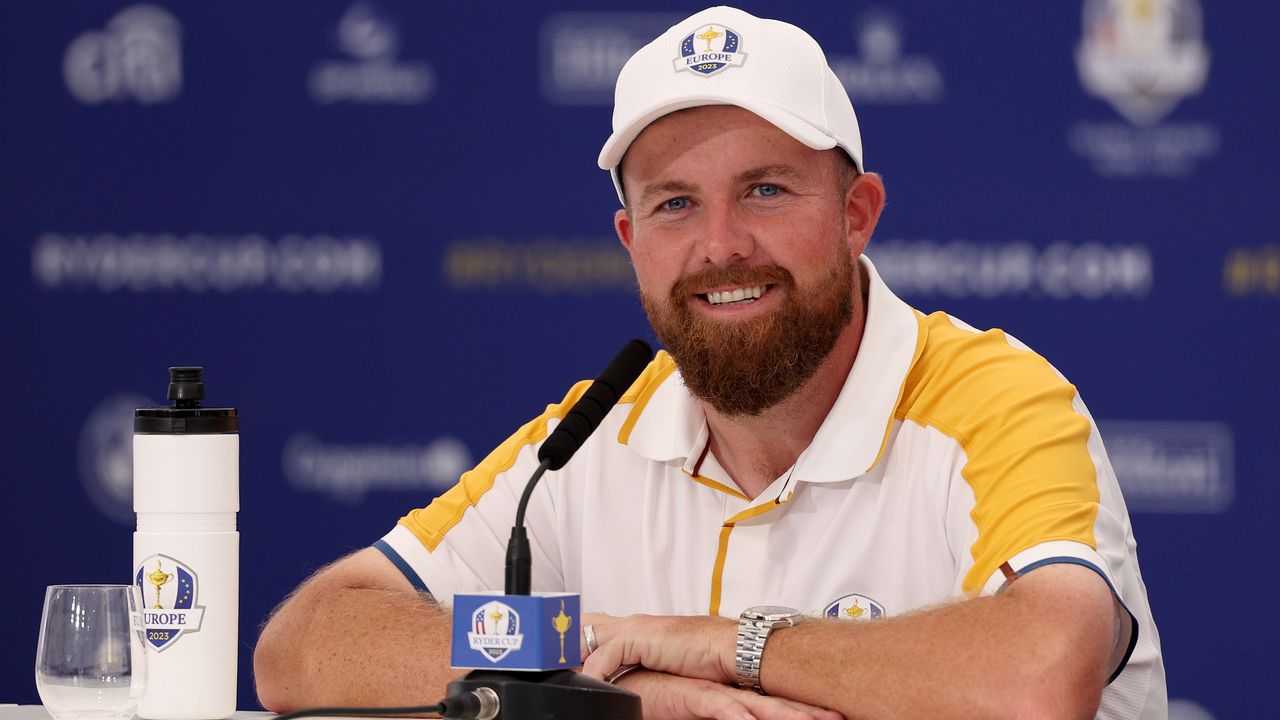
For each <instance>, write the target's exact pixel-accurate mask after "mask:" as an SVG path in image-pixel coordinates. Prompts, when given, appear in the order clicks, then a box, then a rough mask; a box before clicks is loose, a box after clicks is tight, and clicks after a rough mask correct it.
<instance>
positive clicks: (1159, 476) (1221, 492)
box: [1098, 420, 1235, 513]
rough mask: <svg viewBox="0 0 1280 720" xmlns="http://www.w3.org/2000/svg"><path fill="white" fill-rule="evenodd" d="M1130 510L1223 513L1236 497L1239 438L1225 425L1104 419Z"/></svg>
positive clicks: (1102, 424)
mask: <svg viewBox="0 0 1280 720" xmlns="http://www.w3.org/2000/svg"><path fill="white" fill-rule="evenodd" d="M1098 429H1099V431H1100V432H1101V433H1102V440H1103V443H1104V444H1105V445H1106V448H1107V456H1108V457H1109V458H1110V459H1111V467H1112V469H1113V470H1115V473H1116V479H1117V480H1119V482H1120V488H1121V489H1122V490H1123V491H1124V499H1125V503H1126V504H1127V505H1128V507H1129V510H1130V511H1131V512H1153V513H1160V512H1166V513H1220V512H1225V511H1226V510H1227V509H1228V508H1230V507H1231V502H1232V500H1233V498H1234V496H1235V449H1234V448H1235V442H1234V437H1233V435H1232V433H1231V428H1230V427H1228V426H1227V425H1224V424H1222V423H1197V422H1174V421H1168V422H1155V421H1153V422H1145V421H1144V422H1134V421H1122V420H1111V421H1099V423H1098Z"/></svg>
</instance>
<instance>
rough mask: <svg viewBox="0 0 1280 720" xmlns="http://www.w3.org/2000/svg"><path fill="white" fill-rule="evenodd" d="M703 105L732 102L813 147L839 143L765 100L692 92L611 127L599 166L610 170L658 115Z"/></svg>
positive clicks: (828, 146) (821, 147)
mask: <svg viewBox="0 0 1280 720" xmlns="http://www.w3.org/2000/svg"><path fill="white" fill-rule="evenodd" d="M706 105H736V106H738V107H740V108H743V109H745V110H750V111H751V112H753V113H755V114H756V115H759V116H760V117H762V118H764V119H765V120H768V121H769V122H770V123H772V124H773V125H775V126H777V127H778V129H780V130H782V131H783V132H785V133H786V134H788V135H790V136H791V137H793V138H795V139H796V140H798V141H799V142H801V143H803V144H805V145H806V146H808V147H811V148H813V149H814V150H830V149H831V148H833V147H836V145H838V144H839V143H837V142H836V139H835V138H834V137H832V136H830V135H828V134H827V133H825V132H823V131H821V130H819V129H818V128H816V127H814V126H813V125H811V124H809V123H808V122H806V121H804V120H801V119H800V118H798V117H796V116H795V115H792V114H791V113H789V112H787V111H786V110H783V109H782V108H779V107H777V106H775V105H771V104H769V103H765V102H752V101H750V100H743V99H741V98H727V97H720V96H716V95H693V96H688V97H680V98H673V99H668V100H666V101H664V102H662V103H660V104H658V105H655V106H653V107H652V108H650V109H648V110H646V111H645V112H643V113H641V114H640V115H638V116H636V118H635V119H634V120H632V121H631V122H630V123H628V124H627V126H626V127H623V128H621V129H620V130H616V131H614V133H613V134H612V135H610V136H609V139H608V140H606V141H605V144H604V147H603V148H601V149H600V157H599V159H598V160H597V163H598V164H599V166H600V169H601V170H613V169H614V168H616V167H617V166H618V163H620V162H622V158H623V156H625V155H626V154H627V150H628V149H629V148H630V147H631V143H632V142H634V141H635V139H636V138H637V137H639V136H640V133H642V132H644V129H645V128H647V127H649V125H650V124H652V123H653V122H654V121H655V120H657V119H658V118H660V117H663V116H664V115H670V114H671V113H673V112H676V111H677V110H686V109H688V108H694V107H703V106H706Z"/></svg>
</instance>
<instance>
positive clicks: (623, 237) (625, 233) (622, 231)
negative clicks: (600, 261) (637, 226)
mask: <svg viewBox="0 0 1280 720" xmlns="http://www.w3.org/2000/svg"><path fill="white" fill-rule="evenodd" d="M613 229H614V230H615V231H616V232H617V233H618V240H619V241H620V242H621V243H622V247H624V248H626V249H627V252H629V253H630V252H632V250H631V239H632V235H631V233H632V230H633V228H632V226H631V217H630V216H629V215H627V211H626V210H625V209H623V210H619V211H618V212H616V213H614V214H613Z"/></svg>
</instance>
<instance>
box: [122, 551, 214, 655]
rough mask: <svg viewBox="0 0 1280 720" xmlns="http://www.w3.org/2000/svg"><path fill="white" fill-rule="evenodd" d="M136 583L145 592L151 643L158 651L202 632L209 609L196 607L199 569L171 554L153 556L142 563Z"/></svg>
mask: <svg viewBox="0 0 1280 720" xmlns="http://www.w3.org/2000/svg"><path fill="white" fill-rule="evenodd" d="M134 582H135V583H137V585H138V590H139V592H141V593H142V607H143V610H142V623H143V625H145V626H146V628H147V642H149V643H151V645H152V647H154V648H155V649H156V650H157V651H163V650H165V649H166V648H168V647H170V646H171V645H173V644H174V643H175V642H177V641H178V638H180V637H182V636H183V635H184V634H186V633H193V632H197V631H199V630H200V622H201V621H202V620H203V619H204V610H205V609H204V606H202V605H197V604H196V599H197V597H198V593H199V590H200V578H199V576H197V575H196V572H195V570H192V569H191V568H190V567H188V566H187V565H185V564H183V563H181V562H179V561H177V560H175V559H173V558H171V557H169V556H168V555H152V556H151V557H149V558H147V559H145V560H143V561H142V562H141V563H138V570H137V572H136V573H135V574H134Z"/></svg>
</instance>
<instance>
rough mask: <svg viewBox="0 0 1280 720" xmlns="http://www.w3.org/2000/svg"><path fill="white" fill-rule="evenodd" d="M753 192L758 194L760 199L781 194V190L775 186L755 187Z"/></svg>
mask: <svg viewBox="0 0 1280 720" xmlns="http://www.w3.org/2000/svg"><path fill="white" fill-rule="evenodd" d="M755 190H756V192H758V193H760V196H761V197H775V196H776V195H777V194H778V193H780V192H782V188H780V187H778V186H777V185H757V186H756V187H755Z"/></svg>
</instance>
